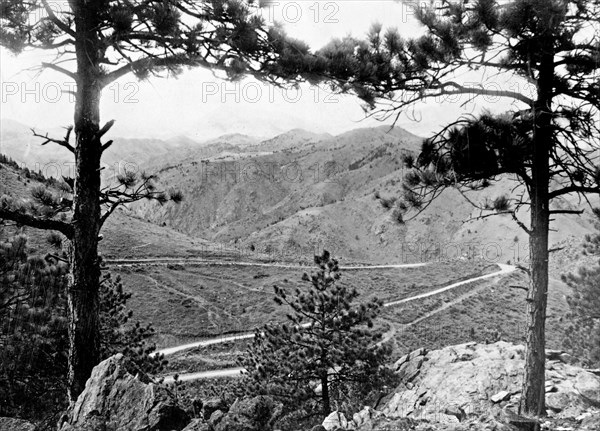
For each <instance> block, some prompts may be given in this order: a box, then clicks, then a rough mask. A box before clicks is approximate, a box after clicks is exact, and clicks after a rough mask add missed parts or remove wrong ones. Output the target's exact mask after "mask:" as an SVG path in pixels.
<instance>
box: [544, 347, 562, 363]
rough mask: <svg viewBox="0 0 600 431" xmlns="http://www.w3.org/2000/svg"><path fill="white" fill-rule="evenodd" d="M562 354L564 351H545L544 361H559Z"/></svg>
mask: <svg viewBox="0 0 600 431" xmlns="http://www.w3.org/2000/svg"><path fill="white" fill-rule="evenodd" d="M563 353H564V351H562V350H552V349H546V360H548V361H560V355H562V354H563Z"/></svg>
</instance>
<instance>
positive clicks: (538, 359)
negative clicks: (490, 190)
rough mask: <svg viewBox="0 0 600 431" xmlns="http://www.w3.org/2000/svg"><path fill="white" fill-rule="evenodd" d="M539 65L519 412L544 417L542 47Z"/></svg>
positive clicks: (549, 87)
mask: <svg viewBox="0 0 600 431" xmlns="http://www.w3.org/2000/svg"><path fill="white" fill-rule="evenodd" d="M545 54H546V55H545V56H544V57H543V60H542V63H541V65H540V74H539V77H538V97H537V102H536V105H535V109H534V111H535V112H534V129H533V148H532V150H533V157H532V168H531V180H532V183H531V186H530V198H531V232H530V236H529V248H530V249H529V256H530V266H529V268H530V286H529V293H528V295H527V341H526V345H527V356H526V362H525V376H524V381H523V397H522V401H521V410H522V411H523V412H524V413H525V414H528V415H533V416H539V415H544V414H545V382H546V379H545V371H546V370H545V361H546V353H545V351H546V337H545V332H546V329H545V325H546V305H547V298H548V256H549V253H548V230H549V227H550V212H549V211H550V208H549V204H550V201H549V186H550V172H549V162H550V161H549V157H550V149H551V147H552V145H553V134H552V130H551V124H552V118H551V104H552V91H553V72H554V64H553V61H554V55H553V52H552V45H549V44H546V50H545Z"/></svg>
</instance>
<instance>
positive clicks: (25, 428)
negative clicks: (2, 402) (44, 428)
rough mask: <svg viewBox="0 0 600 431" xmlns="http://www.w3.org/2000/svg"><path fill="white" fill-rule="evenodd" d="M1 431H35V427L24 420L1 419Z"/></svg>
mask: <svg viewBox="0 0 600 431" xmlns="http://www.w3.org/2000/svg"><path fill="white" fill-rule="evenodd" d="M0 431H35V425H33V424H32V423H31V422H27V421H24V420H22V419H16V418H0Z"/></svg>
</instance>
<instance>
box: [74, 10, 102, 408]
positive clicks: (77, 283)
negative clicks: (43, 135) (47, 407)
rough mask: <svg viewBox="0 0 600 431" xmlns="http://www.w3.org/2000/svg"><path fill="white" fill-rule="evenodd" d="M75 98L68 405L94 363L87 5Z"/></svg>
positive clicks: (96, 152) (91, 75) (80, 25)
mask: <svg viewBox="0 0 600 431" xmlns="http://www.w3.org/2000/svg"><path fill="white" fill-rule="evenodd" d="M75 3H76V4H75V7H74V12H75V13H74V15H75V25H76V34H77V37H76V44H75V49H76V54H77V69H78V70H77V73H78V82H77V95H76V105H75V118H74V121H75V137H76V146H75V188H74V197H73V229H74V234H73V238H72V247H71V274H70V282H69V286H68V294H67V297H68V310H69V375H68V386H69V388H68V390H69V398H70V400H71V401H73V400H75V399H77V396H78V395H79V394H80V393H81V392H82V391H83V389H84V387H85V382H86V381H87V379H88V378H89V376H90V375H91V372H92V369H93V367H94V366H96V365H97V364H98V362H99V359H100V329H99V326H100V320H99V282H100V263H99V261H98V234H99V228H100V201H99V195H100V156H101V150H100V138H99V136H98V130H99V124H100V93H101V89H100V86H99V81H98V76H99V73H100V70H99V68H98V46H99V43H98V38H97V35H96V33H95V27H96V25H97V23H96V21H97V14H96V10H95V7H94V6H93V2H86V1H82V0H80V1H77V2H75Z"/></svg>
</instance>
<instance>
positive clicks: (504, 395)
mask: <svg viewBox="0 0 600 431" xmlns="http://www.w3.org/2000/svg"><path fill="white" fill-rule="evenodd" d="M509 398H510V392H508V391H500V392H498V393H496V394H494V395H492V396H491V398H490V400H492V402H493V403H499V402H502V401H506V400H507V399H509Z"/></svg>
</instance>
